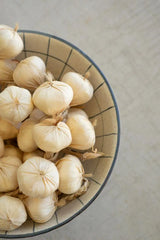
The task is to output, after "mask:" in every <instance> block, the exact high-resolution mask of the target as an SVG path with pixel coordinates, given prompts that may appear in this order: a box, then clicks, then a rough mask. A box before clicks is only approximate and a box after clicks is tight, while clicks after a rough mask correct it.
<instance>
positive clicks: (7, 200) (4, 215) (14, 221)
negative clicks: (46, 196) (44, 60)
mask: <svg viewBox="0 0 160 240" xmlns="http://www.w3.org/2000/svg"><path fill="white" fill-rule="evenodd" d="M26 220H27V213H26V209H25V207H24V204H23V202H22V201H21V200H20V199H18V198H14V197H10V196H2V197H0V230H3V231H11V230H14V229H16V228H18V227H20V226H21V225H22V224H23V223H24V222H25V221H26Z"/></svg>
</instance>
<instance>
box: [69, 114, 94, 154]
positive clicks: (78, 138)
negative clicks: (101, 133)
mask: <svg viewBox="0 0 160 240" xmlns="http://www.w3.org/2000/svg"><path fill="white" fill-rule="evenodd" d="M66 124H67V125H68V127H69V129H70V131H71V135H72V143H71V145H70V146H69V147H71V148H75V149H79V150H87V149H89V148H91V147H93V146H94V144H95V130H94V127H93V125H92V123H91V122H90V121H89V119H87V118H86V117H85V116H83V115H80V114H71V115H70V116H68V119H67V122H66Z"/></svg>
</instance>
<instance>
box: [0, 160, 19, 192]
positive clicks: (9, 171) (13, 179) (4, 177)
mask: <svg viewBox="0 0 160 240" xmlns="http://www.w3.org/2000/svg"><path fill="white" fill-rule="evenodd" d="M21 164H22V163H21V160H20V159H19V158H17V157H14V156H8V157H2V158H0V170H1V172H0V173H1V174H0V192H9V191H12V190H15V189H16V188H17V187H18V182H17V169H18V167H19V166H20V165H21Z"/></svg>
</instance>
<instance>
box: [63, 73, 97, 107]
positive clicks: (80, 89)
mask: <svg viewBox="0 0 160 240" xmlns="http://www.w3.org/2000/svg"><path fill="white" fill-rule="evenodd" d="M62 82H65V83H67V84H68V85H70V86H71V87H72V90H73V100H72V102H71V106H76V105H80V104H84V103H86V102H88V101H89V100H90V99H91V98H92V96H93V87H92V84H91V83H90V81H89V80H88V79H87V78H85V77H83V76H82V75H80V74H78V73H75V72H68V73H66V74H64V76H63V78H62Z"/></svg>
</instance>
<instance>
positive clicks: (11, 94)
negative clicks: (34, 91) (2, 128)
mask: <svg viewBox="0 0 160 240" xmlns="http://www.w3.org/2000/svg"><path fill="white" fill-rule="evenodd" d="M32 110H33V103H32V98H31V94H30V92H29V91H28V90H27V89H24V88H20V87H16V86H9V87H7V88H6V89H4V90H3V92H1V93H0V116H1V117H2V118H4V119H7V120H9V121H12V122H14V123H18V122H21V121H23V120H24V119H25V118H27V117H28V116H29V114H30V113H31V112H32Z"/></svg>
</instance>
